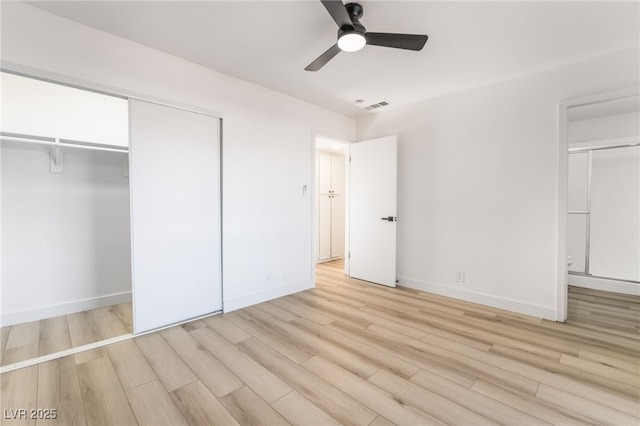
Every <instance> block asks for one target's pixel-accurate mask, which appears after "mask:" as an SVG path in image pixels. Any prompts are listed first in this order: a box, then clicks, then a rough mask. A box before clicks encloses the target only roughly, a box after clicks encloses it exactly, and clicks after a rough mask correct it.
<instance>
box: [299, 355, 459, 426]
mask: <svg viewBox="0 0 640 426" xmlns="http://www.w3.org/2000/svg"><path fill="white" fill-rule="evenodd" d="M302 366H303V367H304V368H306V369H307V370H309V371H310V372H312V373H313V374H315V375H316V376H319V377H322V378H324V380H325V381H326V382H328V383H329V384H331V385H333V386H335V387H336V388H338V389H340V390H342V391H343V392H345V393H347V394H349V395H350V396H352V397H353V398H354V399H356V400H357V401H360V402H361V403H362V404H364V405H365V406H367V407H369V408H370V409H372V410H375V411H376V412H377V413H379V414H381V415H382V416H384V417H386V418H387V419H389V420H390V421H392V422H393V423H395V424H397V425H418V424H446V423H444V422H441V421H439V420H438V419H436V418H435V417H433V416H431V415H429V414H427V413H425V412H422V411H420V410H418V409H416V408H414V407H413V406H411V405H408V404H407V403H406V402H404V401H403V400H401V399H400V398H397V397H394V395H391V394H390V393H388V392H385V391H383V390H382V389H380V388H378V387H376V386H374V385H373V384H371V383H369V382H367V381H366V380H363V379H361V378H360V377H358V376H356V375H355V374H352V373H350V372H349V371H347V370H345V369H343V368H342V367H340V366H338V365H336V364H333V363H331V362H330V361H327V360H325V359H323V358H321V357H319V356H314V357H313V358H310V359H308V360H307V361H305V362H303V363H302Z"/></svg>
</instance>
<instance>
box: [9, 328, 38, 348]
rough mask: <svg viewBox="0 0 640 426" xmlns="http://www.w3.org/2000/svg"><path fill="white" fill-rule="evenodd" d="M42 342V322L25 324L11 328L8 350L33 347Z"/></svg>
mask: <svg viewBox="0 0 640 426" xmlns="http://www.w3.org/2000/svg"><path fill="white" fill-rule="evenodd" d="M39 340H40V321H31V322H25V323H22V324H15V325H13V326H11V331H10V333H9V338H8V339H7V343H6V346H5V350H6V349H13V348H19V347H21V346H27V345H32V344H34V343H38V342H39Z"/></svg>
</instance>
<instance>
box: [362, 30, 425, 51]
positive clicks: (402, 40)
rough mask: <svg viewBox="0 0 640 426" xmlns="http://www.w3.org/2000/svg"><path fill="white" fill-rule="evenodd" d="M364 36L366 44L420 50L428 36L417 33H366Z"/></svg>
mask: <svg viewBox="0 0 640 426" xmlns="http://www.w3.org/2000/svg"><path fill="white" fill-rule="evenodd" d="M366 38H367V44H370V45H372V46H383V47H395V48H396V49H407V50H422V48H423V47H424V45H425V43H426V42H427V39H428V38H429V37H428V36H426V35H419V34H394V33H367V34H366Z"/></svg>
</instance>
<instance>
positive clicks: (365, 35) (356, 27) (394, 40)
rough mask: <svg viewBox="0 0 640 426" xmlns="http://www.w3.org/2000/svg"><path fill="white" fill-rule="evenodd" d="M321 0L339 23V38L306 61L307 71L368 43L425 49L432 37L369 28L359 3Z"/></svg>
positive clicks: (316, 69)
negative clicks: (365, 24) (307, 62)
mask: <svg viewBox="0 0 640 426" xmlns="http://www.w3.org/2000/svg"><path fill="white" fill-rule="evenodd" d="M320 1H321V2H322V4H323V5H324V7H325V8H326V9H327V12H329V15H331V17H332V18H333V20H334V21H335V22H336V24H338V42H337V43H336V44H334V45H333V46H331V47H330V48H329V49H328V50H327V51H326V52H324V53H323V54H322V55H320V56H319V57H318V58H317V59H316V60H315V61H313V62H311V63H310V64H309V65H307V67H306V68H305V71H318V70H319V69H320V68H322V67H323V66H325V65H326V64H327V62H329V61H330V60H331V59H333V57H334V56H336V55H337V54H338V53H340V52H341V51H343V50H344V51H345V52H356V51H358V50H360V49H362V48H363V47H364V46H365V45H366V44H369V45H372V46H383V47H393V48H396V49H407V50H422V48H423V47H424V45H425V43H426V42H427V39H428V38H429V37H428V36H426V35H420V34H395V33H372V32H367V30H366V29H365V27H364V26H363V25H362V24H361V23H360V18H362V13H363V8H362V6H361V5H360V4H358V3H347V4H343V3H342V1H341V0H320Z"/></svg>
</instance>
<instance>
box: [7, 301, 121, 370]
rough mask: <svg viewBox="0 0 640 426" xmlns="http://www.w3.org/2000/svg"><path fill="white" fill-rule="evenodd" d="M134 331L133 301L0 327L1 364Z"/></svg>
mask: <svg viewBox="0 0 640 426" xmlns="http://www.w3.org/2000/svg"><path fill="white" fill-rule="evenodd" d="M131 332H133V323H132V308H131V303H122V304H119V305H113V306H107V307H104V308H98V309H92V310H90V311H84V312H77V313H75V314H69V315H61V316H58V317H53V318H47V319H43V320H40V321H32V322H26V323H22V324H16V325H13V326H6V327H2V328H0V336H1V339H0V365H9V364H13V363H15V362H19V361H24V360H27V359H31V358H35V357H38V356H42V355H49V354H52V353H55V352H59V351H63V350H65V349H71V348H75V347H78V346H82V345H86V344H88V343H93V342H98V341H100V340H105V339H109V338H111V337H116V336H121V335H123V334H128V333H131Z"/></svg>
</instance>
